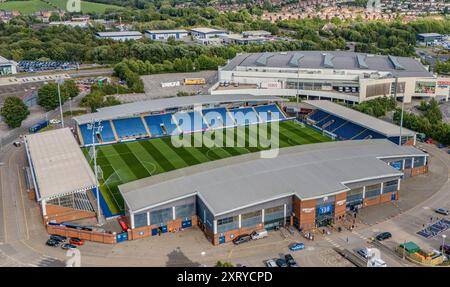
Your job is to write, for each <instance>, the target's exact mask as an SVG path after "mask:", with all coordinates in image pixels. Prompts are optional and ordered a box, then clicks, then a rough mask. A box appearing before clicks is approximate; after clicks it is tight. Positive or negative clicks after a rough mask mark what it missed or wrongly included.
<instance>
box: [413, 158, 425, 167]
mask: <svg viewBox="0 0 450 287" xmlns="http://www.w3.org/2000/svg"><path fill="white" fill-rule="evenodd" d="M424 165H425V157H424V156H421V157H415V158H414V167H421V166H424Z"/></svg>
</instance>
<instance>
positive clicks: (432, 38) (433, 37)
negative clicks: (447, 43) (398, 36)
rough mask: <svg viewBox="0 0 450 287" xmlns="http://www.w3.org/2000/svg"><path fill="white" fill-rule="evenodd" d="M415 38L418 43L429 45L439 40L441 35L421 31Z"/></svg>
mask: <svg viewBox="0 0 450 287" xmlns="http://www.w3.org/2000/svg"><path fill="white" fill-rule="evenodd" d="M416 39H417V42H418V43H419V44H423V45H430V44H432V43H434V42H436V41H441V40H442V35H441V34H438V33H422V34H418V35H417V37H416Z"/></svg>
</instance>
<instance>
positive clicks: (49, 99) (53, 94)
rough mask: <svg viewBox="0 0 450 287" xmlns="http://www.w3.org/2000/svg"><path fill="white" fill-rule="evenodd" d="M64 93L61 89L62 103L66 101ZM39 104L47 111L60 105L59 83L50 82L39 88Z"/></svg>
mask: <svg viewBox="0 0 450 287" xmlns="http://www.w3.org/2000/svg"><path fill="white" fill-rule="evenodd" d="M64 100H65V99H64V93H63V92H62V91H61V104H63V103H64ZM38 104H39V105H40V106H41V107H43V108H44V109H45V110H47V111H51V110H53V109H55V108H56V107H58V106H59V97H58V84H56V83H49V84H47V85H44V86H42V87H41V88H40V89H39V90H38Z"/></svg>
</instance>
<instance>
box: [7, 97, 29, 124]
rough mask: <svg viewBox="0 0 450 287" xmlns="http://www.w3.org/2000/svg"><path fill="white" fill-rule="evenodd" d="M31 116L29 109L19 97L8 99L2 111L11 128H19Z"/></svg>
mask: <svg viewBox="0 0 450 287" xmlns="http://www.w3.org/2000/svg"><path fill="white" fill-rule="evenodd" d="M29 114H30V111H29V110H28V107H27V106H26V105H25V104H24V103H23V101H22V100H21V99H19V98H18V97H7V98H6V99H5V102H4V103H3V107H2V109H1V115H2V117H3V119H4V120H5V123H6V124H7V125H8V126H9V127H10V128H18V127H20V126H21V125H22V121H23V120H25V119H26V118H27V116H28V115H29Z"/></svg>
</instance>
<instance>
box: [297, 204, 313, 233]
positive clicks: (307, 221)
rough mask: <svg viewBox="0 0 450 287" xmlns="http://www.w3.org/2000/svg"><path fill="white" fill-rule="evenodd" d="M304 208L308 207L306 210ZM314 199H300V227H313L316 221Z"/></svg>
mask: <svg viewBox="0 0 450 287" xmlns="http://www.w3.org/2000/svg"><path fill="white" fill-rule="evenodd" d="M306 209H309V210H308V212H307V210H306ZM315 221H316V200H315V199H311V200H301V201H300V220H299V225H300V227H301V228H313V227H315V225H316V223H315Z"/></svg>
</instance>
